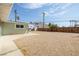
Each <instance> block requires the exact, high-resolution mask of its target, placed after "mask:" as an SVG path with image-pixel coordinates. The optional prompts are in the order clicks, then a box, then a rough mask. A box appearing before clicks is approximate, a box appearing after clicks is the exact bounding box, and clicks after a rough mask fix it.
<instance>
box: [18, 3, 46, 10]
mask: <svg viewBox="0 0 79 59" xmlns="http://www.w3.org/2000/svg"><path fill="white" fill-rule="evenodd" d="M18 5H19V6H21V7H23V8H28V9H37V8H41V7H43V6H44V5H46V3H27V4H18Z"/></svg>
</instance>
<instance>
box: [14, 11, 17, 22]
mask: <svg viewBox="0 0 79 59" xmlns="http://www.w3.org/2000/svg"><path fill="white" fill-rule="evenodd" d="M14 13H15V22H16V21H17V11H16V10H14Z"/></svg>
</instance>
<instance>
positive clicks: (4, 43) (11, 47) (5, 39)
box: [0, 33, 38, 56]
mask: <svg viewBox="0 0 79 59" xmlns="http://www.w3.org/2000/svg"><path fill="white" fill-rule="evenodd" d="M32 35H38V34H34V33H28V34H18V35H7V36H1V37H0V55H6V56H8V55H9V56H10V55H11V56H15V55H16V56H17V55H18V56H22V55H23V54H22V53H21V52H20V50H19V49H18V48H17V46H16V45H15V43H14V41H13V40H16V39H19V38H20V39H21V38H22V37H24V36H32Z"/></svg>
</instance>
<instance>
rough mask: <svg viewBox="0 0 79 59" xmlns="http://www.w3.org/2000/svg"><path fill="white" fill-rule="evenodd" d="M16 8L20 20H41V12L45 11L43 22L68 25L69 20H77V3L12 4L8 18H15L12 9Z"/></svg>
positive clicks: (78, 5)
mask: <svg viewBox="0 0 79 59" xmlns="http://www.w3.org/2000/svg"><path fill="white" fill-rule="evenodd" d="M15 9H16V10H17V13H18V15H19V16H20V21H22V22H42V13H43V12H45V13H46V16H45V23H49V22H51V23H54V24H58V25H59V26H69V24H70V23H69V22H68V21H69V20H79V4H78V3H74V4H71V3H26V4H22V3H21V4H20V3H17V4H13V7H12V10H11V13H10V15H9V19H10V20H14V19H15V15H14V10H15Z"/></svg>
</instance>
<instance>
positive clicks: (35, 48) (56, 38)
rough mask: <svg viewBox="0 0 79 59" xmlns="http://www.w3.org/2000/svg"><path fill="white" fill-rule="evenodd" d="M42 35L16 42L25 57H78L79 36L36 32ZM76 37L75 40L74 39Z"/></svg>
mask: <svg viewBox="0 0 79 59" xmlns="http://www.w3.org/2000/svg"><path fill="white" fill-rule="evenodd" d="M35 33H38V34H40V35H37V36H26V37H24V38H21V39H17V40H15V43H16V45H17V47H18V48H21V49H20V50H21V51H22V53H23V54H24V55H29V56H54V55H55V56H63V55H65V56H72V55H75V56H78V55H79V37H74V36H78V35H79V34H74V33H58V32H35ZM73 37H74V38H73Z"/></svg>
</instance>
